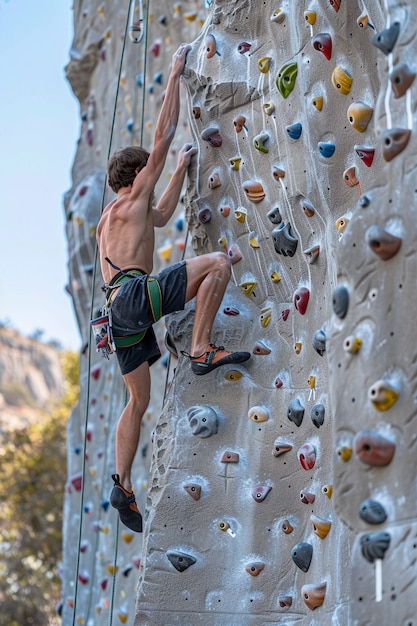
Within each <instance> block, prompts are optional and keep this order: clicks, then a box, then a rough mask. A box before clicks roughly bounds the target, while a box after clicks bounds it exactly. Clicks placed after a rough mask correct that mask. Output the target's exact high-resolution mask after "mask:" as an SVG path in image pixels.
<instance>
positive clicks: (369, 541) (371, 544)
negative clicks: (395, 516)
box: [361, 532, 391, 563]
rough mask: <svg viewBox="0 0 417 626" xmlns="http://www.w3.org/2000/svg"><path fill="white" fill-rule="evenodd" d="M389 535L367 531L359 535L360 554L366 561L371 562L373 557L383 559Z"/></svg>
mask: <svg viewBox="0 0 417 626" xmlns="http://www.w3.org/2000/svg"><path fill="white" fill-rule="evenodd" d="M390 541H391V536H390V535H389V533H385V532H384V533H369V534H368V535H363V536H362V537H361V549H362V554H363V556H364V557H365V559H366V560H367V561H369V562H370V563H373V562H374V561H375V559H383V558H384V556H385V552H386V551H387V550H388V548H389V544H390Z"/></svg>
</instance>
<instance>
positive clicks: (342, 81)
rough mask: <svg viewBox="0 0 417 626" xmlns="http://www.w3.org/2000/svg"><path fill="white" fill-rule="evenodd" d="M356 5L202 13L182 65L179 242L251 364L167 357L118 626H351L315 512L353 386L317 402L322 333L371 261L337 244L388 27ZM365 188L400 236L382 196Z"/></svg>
mask: <svg viewBox="0 0 417 626" xmlns="http://www.w3.org/2000/svg"><path fill="white" fill-rule="evenodd" d="M368 8H369V12H368V11H367V10H366V7H365V3H363V2H349V3H348V2H343V1H342V2H340V1H336V0H333V1H329V2H315V1H314V0H312V1H309V2H297V3H294V2H291V1H289V0H288V1H285V0H283V1H282V2H280V3H278V6H277V3H276V2H272V1H268V0H265V1H263V2H262V3H256V5H255V3H254V2H249V1H248V0H239V1H237V2H234V3H230V2H226V1H225V0H217V1H216V2H213V4H212V7H211V11H210V14H209V17H208V19H207V21H206V23H205V25H204V28H203V29H202V32H201V34H200V35H199V37H198V38H197V39H196V40H195V41H194V43H193V49H192V51H191V52H190V53H189V56H188V61H187V68H186V75H185V79H186V82H187V86H188V93H189V115H190V119H191V123H192V132H193V137H194V140H195V142H196V143H197V144H198V148H199V152H198V159H197V160H196V161H197V164H198V166H197V165H196V164H194V167H192V168H191V171H190V185H189V188H188V196H187V200H186V206H187V218H188V221H189V223H190V226H191V229H192V233H193V245H194V248H195V249H196V250H197V251H198V252H199V253H201V252H206V251H211V250H221V251H225V252H226V253H227V254H228V255H229V256H230V258H231V261H232V264H233V265H232V270H233V276H232V280H231V284H230V287H229V289H228V291H227V293H226V295H225V298H224V301H223V303H222V305H221V307H220V309H219V313H218V316H217V320H216V325H215V329H214V336H213V339H214V340H215V342H216V343H217V344H224V345H226V346H227V347H228V348H229V349H242V350H248V351H249V352H250V353H251V355H252V356H251V359H250V361H248V362H247V363H246V364H244V365H242V366H236V367H223V368H221V369H219V370H216V371H215V372H213V373H211V374H209V375H207V376H205V377H204V378H196V377H195V376H194V375H193V374H192V373H191V371H190V368H189V363H188V362H187V360H186V359H183V358H182V357H180V359H179V361H176V362H175V367H176V373H175V377H174V380H173V383H172V386H171V390H170V394H169V396H168V401H167V404H166V405H165V408H164V411H163V413H162V415H161V417H160V419H159V421H158V424H157V427H156V431H155V437H154V452H153V458H152V465H151V473H150V490H149V493H148V503H147V514H146V528H145V533H144V547H143V559H142V564H141V569H140V586H139V592H138V601H137V615H136V621H135V624H136V625H142V624H152V626H154V625H161V626H163V625H166V624H170V625H171V624H181V625H182V626H184V625H187V626H194V625H196V624H204V625H205V626H210V625H213V626H217V625H220V624H228V625H231V624H233V625H236V626H237V625H239V626H241V625H242V624H245V625H255V624H256V626H258V625H259V624H266V623H274V624H282V625H284V624H285V625H286V626H290V625H291V624H298V625H299V624H305V625H306V626H307V624H314V625H319V624H320V626H325V625H327V624H329V625H330V624H333V625H334V624H338V625H340V626H345V625H346V624H350V623H352V624H353V623H354V622H352V621H351V615H352V613H351V612H350V611H351V609H350V606H349V604H350V599H351V595H350V593H351V592H350V571H349V567H347V564H349V563H350V559H351V556H350V555H351V540H352V539H353V538H355V533H353V534H351V532H350V531H349V530H348V527H347V526H345V525H344V524H343V522H342V521H341V520H340V519H339V518H338V517H337V516H336V515H335V511H334V508H333V502H334V496H335V494H337V492H338V491H339V490H340V492H342V491H343V489H345V493H346V496H343V497H346V498H349V491H350V485H351V480H350V479H349V480H348V481H347V483H346V485H341V486H340V487H339V486H338V485H337V484H335V485H334V484H333V462H334V456H335V454H334V442H333V434H334V426H335V424H336V423H337V424H339V421H338V420H340V423H341V420H342V419H343V418H342V416H340V415H339V411H338V407H339V406H340V402H341V399H340V397H341V396H340V397H339V396H338V392H339V391H340V393H341V394H342V393H343V394H349V407H350V409H351V410H350V411H349V412H348V413H347V412H345V415H346V420H348V419H349V421H350V422H351V419H352V415H351V414H352V405H351V400H350V397H351V394H352V392H351V391H350V385H348V380H349V377H348V376H347V375H346V373H345V375H344V377H343V379H341V380H338V381H337V383H336V381H335V380H334V378H333V383H332V384H333V390H334V393H333V402H331V397H330V393H329V390H330V386H331V385H330V377H329V368H328V365H327V354H326V347H327V342H326V338H327V336H328V333H329V320H330V318H331V316H332V296H333V292H334V290H335V288H336V282H337V279H336V277H337V274H338V271H339V272H340V271H342V269H343V271H344V270H345V268H346V267H348V259H349V262H350V263H352V262H353V263H354V264H355V268H356V267H357V268H358V269H359V271H360V278H359V277H358V282H359V283H360V284H362V282H363V278H362V276H363V275H362V272H363V271H364V268H366V271H368V267H370V266H369V263H370V261H368V258H367V261H368V263H366V262H365V263H364V259H363V258H362V257H360V256H359V255H358V252H359V250H358V249H356V250H352V249H351V248H350V247H349V250H348V251H347V252H346V253H345V256H341V255H340V249H341V247H342V245H343V249H345V250H346V247H345V246H346V245H347V244H345V242H346V241H349V240H348V239H345V237H346V234H345V233H347V232H348V230H349V225H350V221H351V219H352V215H353V211H354V210H355V208H356V207H357V205H358V203H359V205H360V206H362V205H363V204H364V203H365V204H366V202H367V200H366V198H368V197H370V196H369V195H368V191H369V190H370V189H371V188H373V187H374V185H375V179H376V176H377V174H379V173H380V172H381V170H382V169H383V167H384V158H383V155H382V154H381V147H380V143H378V139H377V136H376V133H375V128H374V117H375V107H376V101H377V96H378V92H379V81H380V79H381V76H385V74H384V72H385V71H386V67H385V63H386V60H385V57H384V55H383V54H382V55H381V52H380V50H379V49H378V47H377V46H376V45H374V43H373V42H374V40H373V37H375V36H379V35H378V34H379V33H380V32H381V31H382V30H383V29H384V28H385V25H386V24H385V19H386V16H384V15H383V11H382V8H381V7H380V5H379V4H378V3H372V7H368ZM403 12H404V15H405V14H406V13H405V10H403ZM404 41H408V39H407V37H406V34H404ZM378 70H379V71H378ZM385 82H386V78H385ZM394 82H395V81H394ZM401 111H402V115H403V116H406V108H405V106H404V105H403V107H402V108H401ZM401 124H406V121H405V120H404V119H403V120H402V121H401ZM393 184H394V185H396V184H397V183H396V182H395V183H393ZM374 193H375V201H374V204H375V205H376V206H377V207H378V209H379V210H380V208H381V203H382V202H383V201H382V198H384V199H385V198H386V203H387V208H389V211H391V213H389V217H388V218H387V219H388V220H390V219H391V217H392V222H393V228H394V230H398V220H396V219H395V218H394V216H393V214H392V209H391V208H390V207H391V205H390V204H388V198H389V197H391V196H387V195H386V192H385V193H384V190H383V188H381V189H378V191H377V192H374ZM392 193H394V192H392ZM377 194H378V197H380V198H381V200H379V201H378V200H377ZM395 206H397V204H396V205H395ZM367 210H368V209H367ZM367 215H369V213H368V214H367ZM373 223H374V222H372V221H371V222H370V225H371V224H373ZM376 223H377V224H380V223H381V220H378V221H377V222H376ZM384 224H385V222H384ZM359 228H361V225H359V224H358V226H357V229H358V230H359ZM361 230H362V229H361ZM373 236H374V235H373V234H372V233H371V235H370V237H371V239H372V237H373ZM362 238H363V234H362ZM370 255H371V253H370ZM337 258H338V259H339V261H337V260H336V259H337ZM398 262H399V261H398ZM373 263H375V264H377V261H376V260H375V261H373ZM401 267H402V269H403V265H402V266H401ZM381 274H382V272H381ZM348 275H349V273H348ZM343 276H345V274H343ZM350 278H351V277H350ZM398 282H401V281H398ZM350 284H351V283H349V285H350ZM381 288H382V286H381ZM363 289H364V287H363V286H362V287H361V290H360V295H359V294H358V297H359V298H360V299H361V302H362V301H363V299H364V295H363ZM391 293H392V292H391ZM387 295H388V294H387ZM390 302H391V303H392V297H391V298H390ZM369 306H370V305H369ZM374 306H375V308H377V310H378V312H379V313H378V314H379V315H382V314H383V313H382V310H380V309H379V307H377V304H375V305H374ZM359 320H360V322H362V317H361V316H359ZM192 321H193V310H192V306H191V307H190V308H189V309H187V310H186V311H185V312H184V313H178V314H175V315H173V316H171V317H170V319H169V322H168V331H169V334H170V336H171V339H172V343H173V344H174V345H175V350H176V352H177V353H178V354H179V353H180V350H183V349H185V350H189V347H190V335H191V330H192ZM381 321H382V318H381ZM358 323H359V322H358ZM364 324H365V322H364ZM375 325H376V322H374V326H375ZM368 326H369V323H368ZM368 326H366V328H368ZM369 332H370V331H369ZM381 332H382V331H381ZM385 333H386V326H385V325H384V331H383V334H384V336H385ZM342 334H343V340H344V339H345V336H346V334H348V335H351V334H353V338H351V342H352V344H355V345H356V343H355V340H354V339H355V337H356V334H359V335H360V333H359V330H357V328H356V326H354V325H353V327H349V332H344V333H342ZM339 341H340V340H339ZM393 341H394V340H393ZM381 344H382V342H381ZM381 349H382V345H381ZM369 350H370V348H369ZM342 352H343V354H345V352H344V351H343V349H342ZM386 352H387V347H384V353H386ZM368 354H369V355H370V354H371V353H370V352H368ZM338 358H339V357H338ZM345 358H347V357H345ZM349 358H352V359H353V358H355V357H353V356H352V357H350V356H349ZM346 362H349V363H350V361H346ZM332 367H333V370H335V369H336V368H337V365H335V364H334V363H333V364H332ZM352 367H353V365H352ZM390 367H392V368H393V372H394V373H393V375H394V377H395V376H396V377H397V378H398V369H399V363H398V364H397V366H396V368H395V367H393V366H392V365H391V361H389V365H388V364H387V369H386V370H383V371H382V372H381V374H380V375H378V376H377V378H380V377H384V376H385V375H386V374H383V372H385V371H389V368H390ZM372 369H373V368H371V367H368V368H367V370H366V371H367V372H368V371H371V370H372ZM339 374H340V372H337V375H339ZM332 375H333V377H334V376H336V373H335V372H334V371H333V372H332ZM359 379H360V385H361V387H363V374H359ZM372 382H373V381H372ZM343 398H345V396H344V395H343ZM336 400H337V401H336ZM357 406H358V407H359V405H357ZM361 406H362V405H361ZM335 409H336V410H335ZM353 410H354V411H355V410H356V411H358V410H357V408H356V407H354V409H353ZM357 415H358V418H357V419H358V420H361V419H362V411H359V412H357ZM344 428H345V430H349V432H351V428H352V427H351V423H350V424H349V427H348V426H347V425H346V426H344ZM341 438H342V437H341V435H339V439H341ZM347 447H348V446H347V445H346V446H343V445H342V446H341V448H342V450H341V455H342V456H343V455H346V456H347V454H348V453H347ZM338 477H339V480H341V477H340V472H339V474H338ZM358 480H359V481H360V478H359V477H358ZM361 484H363V485H364V487H363V489H364V490H365V485H366V480H362V481H361ZM364 498H365V495H363V499H364ZM337 501H338V502H339V503H340V505H339V508H342V507H343V508H344V509H345V510H346V516H347V515H348V514H353V513H352V511H353V507H352V505H351V503H350V502H345V501H344V500H342V496H339V497H338V499H337ZM404 506H405V502H404ZM354 513H355V514H356V510H355V511H354ZM343 517H344V516H342V519H343ZM349 525H350V526H352V524H349ZM409 541H411V539H409ZM354 554H356V553H355V552H354ZM364 566H367V564H366V562H365V563H359V564H358V572H359V571H360V572H361V574H360V575H359V574H358V575H357V577H356V578H355V579H354V581H353V587H352V589H353V590H355V589H357V590H358V593H359V585H362V582H361V580H360V578H359V576H362V575H363V574H362V572H363V567H364ZM410 592H411V591H410ZM352 593H354V591H352ZM367 608H368V609H369V607H364V609H365V611H364V615H366V616H367V619H368V621H367V622H366V623H370V622H369V619H370V613H369V611H368V612H367ZM372 610H373V603H372V608H371V611H372ZM363 623H365V622H363Z"/></svg>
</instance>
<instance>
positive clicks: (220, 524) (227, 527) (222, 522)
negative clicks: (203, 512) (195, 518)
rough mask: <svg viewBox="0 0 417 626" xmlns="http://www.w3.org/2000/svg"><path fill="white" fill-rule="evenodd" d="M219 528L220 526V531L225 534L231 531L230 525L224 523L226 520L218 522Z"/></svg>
mask: <svg viewBox="0 0 417 626" xmlns="http://www.w3.org/2000/svg"><path fill="white" fill-rule="evenodd" d="M217 526H218V528H220V530H222V531H223V532H224V533H225V532H226V531H227V530H229V528H230V524H228V523H227V522H225V521H224V520H222V519H221V520H219V521H218V522H217Z"/></svg>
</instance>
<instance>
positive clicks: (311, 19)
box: [304, 11, 317, 26]
mask: <svg viewBox="0 0 417 626" xmlns="http://www.w3.org/2000/svg"><path fill="white" fill-rule="evenodd" d="M316 17H317V15H316V12H315V11H304V19H305V21H306V22H307V24H310V26H313V24H315V23H316Z"/></svg>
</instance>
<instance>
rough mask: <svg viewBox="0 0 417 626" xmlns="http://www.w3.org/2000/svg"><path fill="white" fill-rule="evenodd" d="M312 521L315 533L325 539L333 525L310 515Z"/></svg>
mask: <svg viewBox="0 0 417 626" xmlns="http://www.w3.org/2000/svg"><path fill="white" fill-rule="evenodd" d="M310 521H311V523H312V524H313V532H314V533H315V534H316V535H317V537H320V539H325V538H326V537H327V535H328V534H329V531H330V528H331V526H332V523H331V522H329V521H328V520H325V519H323V518H322V517H319V516H318V515H314V514H313V515H310Z"/></svg>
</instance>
